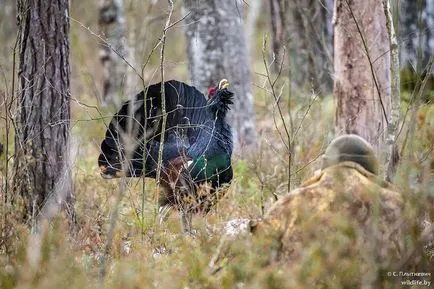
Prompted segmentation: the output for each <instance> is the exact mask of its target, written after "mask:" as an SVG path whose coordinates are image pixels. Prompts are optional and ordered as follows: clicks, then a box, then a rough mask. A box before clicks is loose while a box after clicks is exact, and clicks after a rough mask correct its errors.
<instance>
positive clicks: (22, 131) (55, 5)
mask: <svg viewBox="0 0 434 289" xmlns="http://www.w3.org/2000/svg"><path fill="white" fill-rule="evenodd" d="M68 13H69V5H68V0H58V1H43V0H19V1H18V21H19V22H18V24H19V37H20V43H19V58H20V59H19V72H18V82H19V83H18V99H17V116H16V119H15V121H16V129H17V130H16V138H15V159H14V179H13V183H14V188H15V190H14V191H15V192H16V194H20V195H21V196H22V197H23V200H24V204H25V217H26V218H31V219H32V220H35V218H36V217H37V216H38V215H39V214H40V213H41V212H42V211H43V210H45V209H47V207H49V205H55V209H57V208H58V207H59V205H60V204H62V205H65V206H66V207H67V208H70V207H69V205H70V202H71V199H72V180H71V172H70V168H69V167H68V164H69V128H70V124H69V122H70V89H69V88H70V80H69V77H70V66H69V59H68V57H69V38H68V37H69V18H68V17H69V14H68ZM49 197H51V198H49ZM46 205H48V206H46ZM56 205H57V207H56ZM52 208H53V207H49V208H48V210H51V209H52ZM50 212H52V211H50ZM50 212H48V213H50ZM70 212H72V209H71V210H70Z"/></svg>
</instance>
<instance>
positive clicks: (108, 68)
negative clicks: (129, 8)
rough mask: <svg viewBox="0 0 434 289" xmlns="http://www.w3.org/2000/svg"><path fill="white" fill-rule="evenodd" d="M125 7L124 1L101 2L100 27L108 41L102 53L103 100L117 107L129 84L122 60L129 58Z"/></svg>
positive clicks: (109, 0) (103, 0) (103, 45)
mask: <svg viewBox="0 0 434 289" xmlns="http://www.w3.org/2000/svg"><path fill="white" fill-rule="evenodd" d="M123 5H124V1H123V0H100V11H99V25H100V29H101V32H102V34H103V35H104V36H105V37H106V40H107V43H102V45H101V51H100V60H101V63H102V65H103V70H104V76H103V77H104V79H103V100H104V102H105V103H108V104H112V105H114V106H115V107H119V106H120V104H121V103H122V98H123V96H124V95H125V92H126V86H127V85H128V84H129V82H127V80H126V78H127V67H128V66H127V64H126V63H125V60H124V59H122V57H124V58H126V57H128V56H129V55H128V43H127V37H126V27H125V19H124V7H123ZM113 50H115V51H116V52H115V51H113ZM118 54H119V55H118ZM120 56H122V57H120Z"/></svg>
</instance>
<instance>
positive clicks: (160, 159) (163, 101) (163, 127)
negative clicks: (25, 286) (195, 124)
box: [154, 0, 173, 226]
mask: <svg viewBox="0 0 434 289" xmlns="http://www.w3.org/2000/svg"><path fill="white" fill-rule="evenodd" d="M168 2H169V8H170V9H169V15H168V16H167V20H166V25H165V27H164V29H163V35H162V37H161V50H160V77H161V93H160V94H161V111H162V115H163V119H162V124H161V136H160V147H159V151H158V162H157V172H156V173H157V174H156V177H155V181H156V184H157V185H156V186H155V194H154V200H155V214H154V217H155V221H154V225H155V226H156V225H157V224H158V222H157V220H158V199H159V197H160V196H159V194H160V192H159V188H160V181H161V180H160V178H161V167H162V162H163V149H164V136H165V131H166V122H167V114H166V98H165V87H164V56H165V55H164V49H165V46H166V33H167V31H168V29H169V28H170V19H171V18H172V14H173V1H172V0H168Z"/></svg>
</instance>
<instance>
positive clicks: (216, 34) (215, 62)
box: [184, 0, 256, 148]
mask: <svg viewBox="0 0 434 289" xmlns="http://www.w3.org/2000/svg"><path fill="white" fill-rule="evenodd" d="M243 5H244V4H243V2H242V1H234V0H219V1H217V0H209V1H198V0H185V1H184V8H185V10H186V11H185V13H189V12H190V13H191V14H190V15H189V17H188V18H187V22H188V23H187V25H185V34H186V38H187V54H188V58H189V71H190V77H191V80H192V82H193V84H194V85H195V86H196V87H197V88H198V89H199V90H201V91H203V92H206V91H207V90H208V88H210V87H211V86H213V85H215V84H216V83H218V81H219V80H220V79H222V78H227V79H228V80H229V82H230V84H231V85H230V89H231V90H232V91H233V92H234V93H235V95H236V100H235V104H234V107H233V109H232V110H231V114H230V116H229V117H230V120H231V123H232V126H233V128H234V136H235V137H234V140H235V144H236V147H237V148H240V147H242V146H254V144H255V142H256V131H255V118H254V116H255V114H254V109H253V96H252V80H251V75H250V66H249V61H248V53H247V47H246V41H245V36H244V30H243V15H242V14H243Z"/></svg>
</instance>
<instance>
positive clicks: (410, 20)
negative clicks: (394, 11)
mask: <svg viewBox="0 0 434 289" xmlns="http://www.w3.org/2000/svg"><path fill="white" fill-rule="evenodd" d="M400 5H401V9H400V16H401V17H400V18H401V19H400V24H401V25H400V26H401V32H400V35H401V39H402V40H401V42H402V49H401V58H402V61H401V63H402V65H403V66H404V67H405V66H408V65H411V66H413V68H414V69H415V70H416V72H417V73H419V74H420V73H421V72H422V70H423V68H424V67H425V66H426V65H427V64H428V61H429V58H430V56H431V55H433V54H434V31H433V27H434V0H403V1H401V2H400Z"/></svg>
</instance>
